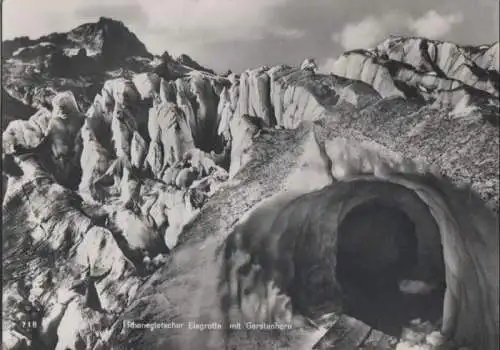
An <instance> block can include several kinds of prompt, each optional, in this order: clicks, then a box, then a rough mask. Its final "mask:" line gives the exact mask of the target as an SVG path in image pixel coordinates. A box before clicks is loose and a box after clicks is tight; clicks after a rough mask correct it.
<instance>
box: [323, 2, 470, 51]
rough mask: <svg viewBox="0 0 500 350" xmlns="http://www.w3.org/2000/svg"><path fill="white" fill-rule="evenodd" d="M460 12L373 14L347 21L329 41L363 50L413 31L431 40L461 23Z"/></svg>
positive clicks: (351, 48) (462, 17) (349, 48)
mask: <svg viewBox="0 0 500 350" xmlns="http://www.w3.org/2000/svg"><path fill="white" fill-rule="evenodd" d="M463 21H464V16H463V15H462V14H461V13H452V14H445V15H442V14H439V13H438V12H436V11H435V10H429V11H428V12H426V13H425V14H424V15H423V16H422V17H420V18H416V19H415V18H412V16H410V15H409V14H407V13H404V12H397V11H394V12H390V13H388V14H386V15H383V16H380V17H376V16H368V17H365V18H364V19H363V20H361V21H359V22H354V23H348V24H347V25H345V26H344V28H343V29H342V30H341V31H340V32H336V33H334V34H333V35H332V40H333V41H334V42H336V43H339V44H340V45H342V47H343V48H344V49H345V50H354V49H366V48H370V47H373V46H376V45H377V44H378V43H379V42H381V41H382V40H384V39H385V38H387V37H388V36H389V35H390V34H403V35H404V34H416V35H417V36H422V37H426V38H430V39H438V38H441V37H443V36H445V35H446V34H448V33H449V32H450V31H451V28H452V27H453V25H455V24H459V23H462V22H463Z"/></svg>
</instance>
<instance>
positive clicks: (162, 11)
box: [140, 0, 288, 42]
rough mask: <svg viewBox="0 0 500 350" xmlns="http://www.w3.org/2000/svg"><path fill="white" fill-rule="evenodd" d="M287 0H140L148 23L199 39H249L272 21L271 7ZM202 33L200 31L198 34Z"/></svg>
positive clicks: (254, 37)
mask: <svg viewBox="0 0 500 350" xmlns="http://www.w3.org/2000/svg"><path fill="white" fill-rule="evenodd" d="M287 1H288V0H273V1H268V0H252V1H248V0H170V1H158V0H141V1H140V4H141V6H142V7H143V11H144V12H145V13H146V14H147V15H148V18H149V20H150V25H151V27H153V28H155V29H156V30H161V31H166V32H168V33H171V34H172V35H173V36H174V37H176V38H179V39H180V38H185V37H188V38H190V39H195V38H199V39H200V41H201V40H202V41H203V42H207V41H209V42H212V41H213V42H215V41H221V40H253V39H259V38H261V37H262V36H263V35H264V34H265V33H266V28H267V27H268V26H269V25H270V24H272V22H273V13H272V10H273V9H275V8H276V7H277V6H280V5H282V4H284V3H286V2H287ZM200 34H202V35H200Z"/></svg>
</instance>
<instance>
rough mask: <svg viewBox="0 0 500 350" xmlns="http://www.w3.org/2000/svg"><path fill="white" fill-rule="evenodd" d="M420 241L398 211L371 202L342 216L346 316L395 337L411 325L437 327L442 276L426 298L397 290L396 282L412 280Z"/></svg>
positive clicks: (339, 270)
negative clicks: (425, 322) (426, 323)
mask: <svg viewBox="0 0 500 350" xmlns="http://www.w3.org/2000/svg"><path fill="white" fill-rule="evenodd" d="M418 239H419V238H418V237H417V235H416V233H415V223H414V222H412V220H411V219H410V218H409V217H408V215H406V214H405V213H404V212H403V211H402V210H401V209H399V208H398V207H397V206H391V205H388V204H387V203H382V202H380V201H377V200H371V201H369V202H366V203H364V204H360V205H358V206H357V207H355V208H354V209H352V210H351V211H350V212H349V213H348V214H347V215H346V216H345V218H344V220H342V222H341V224H340V226H339V230H338V252H337V265H336V274H337V279H338V281H339V283H340V285H341V287H342V289H343V293H342V294H343V295H344V302H343V304H344V313H345V314H347V315H350V316H352V317H355V318H357V319H359V320H361V321H363V322H365V323H366V324H368V325H370V326H372V327H374V328H376V329H379V330H381V331H383V332H385V333H387V334H390V335H394V336H400V335H401V331H402V328H403V327H404V326H406V325H409V324H410V321H411V320H414V319H420V320H421V321H422V322H424V321H429V322H431V323H432V324H433V325H436V324H437V322H438V320H439V319H440V317H441V314H442V310H443V299H444V290H445V286H444V276H443V277H442V283H441V284H440V285H439V286H438V287H437V288H436V289H435V290H434V291H433V292H430V293H427V294H425V295H424V294H405V293H402V292H401V291H400V289H399V284H398V281H400V280H402V279H411V276H412V272H413V271H414V268H415V266H416V264H417V261H418V252H417V245H418ZM436 243H437V242H436ZM437 244H440V242H439V243H437ZM443 264H444V262H443ZM408 277H410V278H408Z"/></svg>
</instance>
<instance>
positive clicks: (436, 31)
mask: <svg viewBox="0 0 500 350" xmlns="http://www.w3.org/2000/svg"><path fill="white" fill-rule="evenodd" d="M463 20H464V15H463V14H461V13H452V14H448V15H441V14H439V13H437V12H436V11H434V10H430V11H428V12H427V13H426V14H424V15H423V16H422V17H420V18H418V19H416V20H413V21H411V22H410V24H409V28H410V29H411V30H412V31H413V32H415V34H416V35H418V36H423V37H426V38H429V39H439V38H442V37H443V36H445V35H446V34H448V33H449V32H450V30H451V28H452V27H453V25H455V24H459V23H461V22H463Z"/></svg>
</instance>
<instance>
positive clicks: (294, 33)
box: [269, 26, 306, 40]
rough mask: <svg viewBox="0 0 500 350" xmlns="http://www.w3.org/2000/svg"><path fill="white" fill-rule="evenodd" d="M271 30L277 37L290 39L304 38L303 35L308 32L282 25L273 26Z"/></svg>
mask: <svg viewBox="0 0 500 350" xmlns="http://www.w3.org/2000/svg"><path fill="white" fill-rule="evenodd" d="M269 32H270V34H271V35H274V36H275V37H277V38H282V39H290V40H294V39H302V38H303V37H305V36H306V32H305V31H304V30H300V29H294V28H285V27H281V26H277V27H274V28H271V29H270V30H269Z"/></svg>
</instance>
